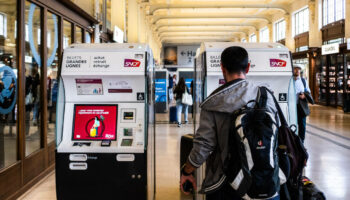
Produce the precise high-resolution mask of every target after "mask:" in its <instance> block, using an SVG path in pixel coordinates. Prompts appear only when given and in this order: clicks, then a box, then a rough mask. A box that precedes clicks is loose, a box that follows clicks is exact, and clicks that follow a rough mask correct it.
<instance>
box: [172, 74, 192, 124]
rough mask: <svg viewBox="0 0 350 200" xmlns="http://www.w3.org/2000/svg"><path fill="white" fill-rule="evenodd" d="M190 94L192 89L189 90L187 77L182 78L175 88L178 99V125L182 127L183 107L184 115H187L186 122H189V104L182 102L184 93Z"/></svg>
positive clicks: (176, 98)
mask: <svg viewBox="0 0 350 200" xmlns="http://www.w3.org/2000/svg"><path fill="white" fill-rule="evenodd" d="M185 91H186V92H187V93H189V94H190V91H189V90H188V87H187V86H186V84H185V79H184V78H182V77H181V78H180V80H179V83H178V84H177V85H176V87H175V89H174V94H175V100H176V113H177V125H178V127H181V113H182V108H184V110H185V111H184V115H185V116H184V117H185V123H186V124H187V123H188V105H186V104H183V103H182V95H183V94H184V93H185Z"/></svg>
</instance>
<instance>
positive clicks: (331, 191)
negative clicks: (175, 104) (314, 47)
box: [20, 106, 350, 200]
mask: <svg viewBox="0 0 350 200" xmlns="http://www.w3.org/2000/svg"><path fill="white" fill-rule="evenodd" d="M311 109H312V114H311V116H310V117H309V119H308V123H309V124H310V125H309V126H308V128H307V131H308V133H307V136H306V142H305V144H306V147H307V149H308V152H309V154H310V159H309V162H308V166H307V168H306V170H305V172H306V175H307V176H308V177H309V178H310V179H311V180H312V181H314V183H315V184H316V185H317V186H318V187H319V189H321V190H322V191H323V192H324V193H325V195H326V197H327V199H330V200H333V199H334V200H338V199H341V200H345V199H349V197H350V189H349V188H350V171H349V168H350V139H349V138H350V124H349V123H350V114H344V113H343V112H342V111H341V110H338V109H334V108H329V107H323V106H313V107H312V108H311ZM327 119H328V120H327ZM192 130H193V127H192V125H191V124H189V125H183V127H181V128H178V127H177V126H175V125H172V124H170V125H169V124H158V125H157V166H156V169H157V196H156V197H157V198H156V199H157V200H173V199H174V200H177V199H190V198H189V197H185V196H183V195H181V193H180V191H179V154H180V151H179V148H180V138H181V135H183V134H186V133H190V132H191V131H192ZM20 199H21V200H51V199H56V198H55V176H54V173H52V174H50V175H49V176H48V177H47V178H46V179H44V180H43V181H41V182H40V183H39V184H37V185H35V186H34V187H33V188H32V189H31V190H30V191H29V192H27V193H26V194H25V195H23V196H22V197H21V198H20Z"/></svg>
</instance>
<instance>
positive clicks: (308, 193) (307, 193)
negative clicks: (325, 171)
mask: <svg viewBox="0 0 350 200" xmlns="http://www.w3.org/2000/svg"><path fill="white" fill-rule="evenodd" d="M302 183H303V200H325V199H326V197H325V196H324V194H323V192H321V191H320V190H319V189H318V188H317V187H316V185H315V184H314V183H313V182H312V181H311V180H310V179H309V178H308V177H306V176H303V178H302Z"/></svg>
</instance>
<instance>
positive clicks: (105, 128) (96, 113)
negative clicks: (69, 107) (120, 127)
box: [73, 105, 118, 140]
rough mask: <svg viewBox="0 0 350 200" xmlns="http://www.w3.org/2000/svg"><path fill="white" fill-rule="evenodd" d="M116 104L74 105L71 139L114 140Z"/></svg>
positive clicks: (115, 132)
mask: <svg viewBox="0 0 350 200" xmlns="http://www.w3.org/2000/svg"><path fill="white" fill-rule="evenodd" d="M117 111H118V105H75V106H74V125H73V140H116V134H117V113H118V112H117Z"/></svg>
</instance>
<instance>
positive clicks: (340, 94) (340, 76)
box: [336, 54, 344, 106]
mask: <svg viewBox="0 0 350 200" xmlns="http://www.w3.org/2000/svg"><path fill="white" fill-rule="evenodd" d="M337 65H338V66H337V79H336V80H337V82H336V87H337V105H338V106H343V102H344V55H343V54H338V55H337Z"/></svg>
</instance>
